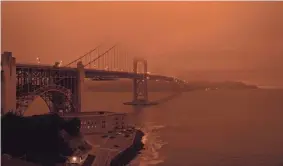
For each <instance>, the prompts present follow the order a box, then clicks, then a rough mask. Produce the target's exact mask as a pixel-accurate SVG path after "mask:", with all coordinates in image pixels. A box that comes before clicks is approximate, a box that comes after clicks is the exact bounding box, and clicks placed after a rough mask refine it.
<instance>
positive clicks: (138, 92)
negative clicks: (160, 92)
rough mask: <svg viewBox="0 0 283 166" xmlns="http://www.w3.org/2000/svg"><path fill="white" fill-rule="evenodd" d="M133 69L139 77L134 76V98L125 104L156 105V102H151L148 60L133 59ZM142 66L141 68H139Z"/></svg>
mask: <svg viewBox="0 0 283 166" xmlns="http://www.w3.org/2000/svg"><path fill="white" fill-rule="evenodd" d="M133 67H134V68H133V71H134V73H136V74H137V77H135V78H133V100H132V102H126V103H124V104H125V105H143V106H145V105H156V104H157V103H156V102H149V100H148V89H147V80H148V79H147V77H148V74H147V61H146V60H145V59H139V58H135V59H134V61H133ZM140 68H142V69H141V70H139V69H140Z"/></svg>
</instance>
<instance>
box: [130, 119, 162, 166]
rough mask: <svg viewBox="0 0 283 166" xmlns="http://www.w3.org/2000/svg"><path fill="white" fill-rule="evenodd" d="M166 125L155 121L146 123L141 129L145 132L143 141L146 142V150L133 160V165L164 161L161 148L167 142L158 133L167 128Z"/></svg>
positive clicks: (154, 163)
mask: <svg viewBox="0 0 283 166" xmlns="http://www.w3.org/2000/svg"><path fill="white" fill-rule="evenodd" d="M165 127H166V126H165V125H159V124H158V125H157V124H155V123H153V122H148V123H145V124H144V125H143V126H142V127H140V129H141V130H142V131H143V132H144V136H143V138H142V142H143V143H144V150H142V151H141V154H140V155H139V156H138V157H137V159H135V160H134V161H133V162H131V164H130V165H131V166H146V165H157V164H160V163H162V162H164V159H163V158H162V157H161V156H160V154H159V150H160V149H161V148H162V147H163V146H164V145H166V144H167V142H165V141H163V140H162V139H161V138H160V136H159V135H158V131H159V130H161V129H163V128H165Z"/></svg>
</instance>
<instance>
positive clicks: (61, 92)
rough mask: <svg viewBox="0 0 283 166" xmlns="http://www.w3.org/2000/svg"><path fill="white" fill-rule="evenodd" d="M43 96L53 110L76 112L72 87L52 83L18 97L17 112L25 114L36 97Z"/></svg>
mask: <svg viewBox="0 0 283 166" xmlns="http://www.w3.org/2000/svg"><path fill="white" fill-rule="evenodd" d="M37 97H41V98H42V99H43V100H44V101H45V103H46V105H47V106H48V108H49V110H50V111H51V112H57V111H58V110H63V111H64V112H74V111H75V109H76V105H75V102H73V96H72V92H71V90H70V89H67V88H65V87H63V86H60V85H56V84H51V85H48V86H44V87H41V88H39V89H37V90H36V91H34V92H33V93H29V94H27V95H21V96H20V97H18V99H17V111H16V112H17V113H19V114H21V115H23V114H24V112H25V111H26V110H27V108H28V107H29V105H30V104H31V103H32V102H33V101H34V99H35V98H37Z"/></svg>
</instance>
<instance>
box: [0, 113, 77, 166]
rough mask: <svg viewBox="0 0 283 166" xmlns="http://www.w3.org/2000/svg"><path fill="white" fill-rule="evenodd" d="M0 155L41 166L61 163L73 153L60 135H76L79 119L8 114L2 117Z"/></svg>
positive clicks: (50, 115) (49, 115)
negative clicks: (0, 153) (0, 150)
mask: <svg viewBox="0 0 283 166" xmlns="http://www.w3.org/2000/svg"><path fill="white" fill-rule="evenodd" d="M1 123H2V125H1V128H2V136H1V137H2V144H1V145H2V147H1V149H2V155H3V154H9V155H10V156H12V157H13V158H22V159H25V160H27V161H29V162H33V163H38V164H40V165H46V166H47V165H48V166H52V165H55V163H63V162H65V160H66V157H65V156H70V155H71V154H72V153H73V151H72V149H71V148H70V147H69V145H68V143H67V142H66V141H65V140H64V139H63V137H62V136H61V134H60V132H61V131H62V130H65V131H66V132H67V133H68V134H69V135H70V136H76V135H78V134H79V127H80V126H79V125H80V120H78V119H72V120H69V121H65V120H64V119H62V118H61V117H59V116H58V115H57V114H47V115H36V116H31V117H22V116H18V115H15V114H13V113H7V114H5V115H3V116H2V117H1Z"/></svg>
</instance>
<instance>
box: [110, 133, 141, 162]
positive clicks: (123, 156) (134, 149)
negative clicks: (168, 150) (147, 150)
mask: <svg viewBox="0 0 283 166" xmlns="http://www.w3.org/2000/svg"><path fill="white" fill-rule="evenodd" d="M143 136H144V133H143V132H142V131H140V130H137V131H136V135H135V138H134V139H133V142H132V145H131V146H130V147H128V148H126V149H125V150H124V151H122V152H120V153H119V154H118V155H116V156H115V157H114V158H113V159H112V161H111V163H110V165H111V166H122V165H127V164H128V163H129V162H130V161H131V160H133V159H134V158H135V157H136V156H137V155H138V154H139V151H140V150H142V149H143V146H144V144H143V143H142V137H143Z"/></svg>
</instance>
